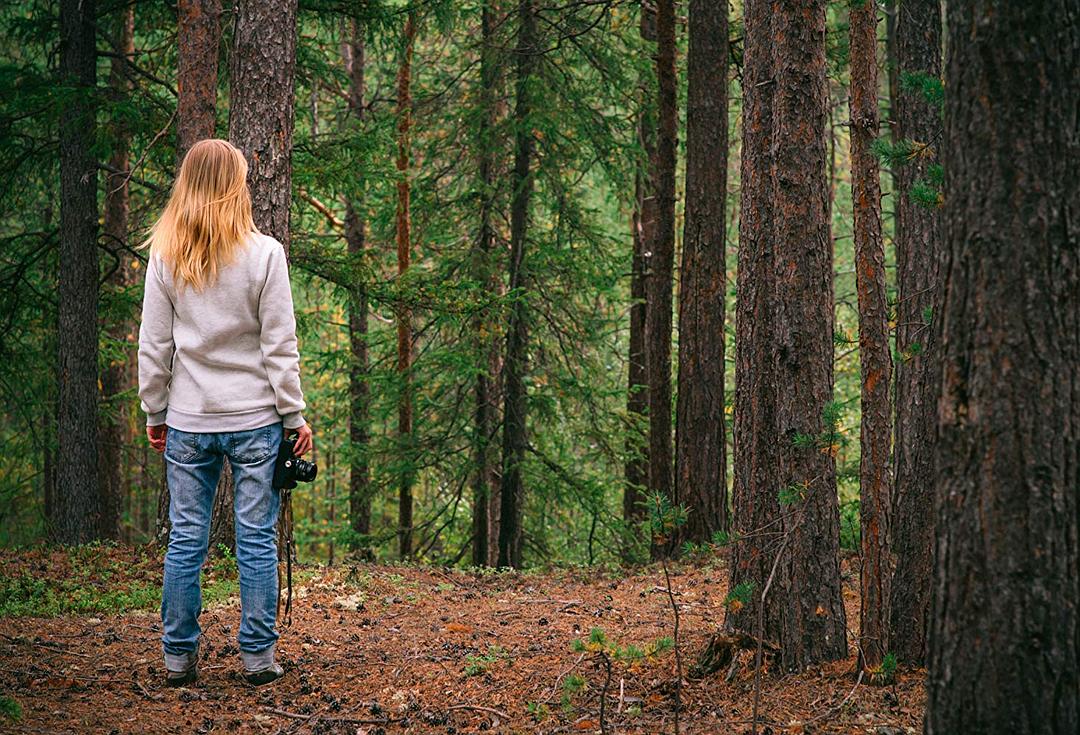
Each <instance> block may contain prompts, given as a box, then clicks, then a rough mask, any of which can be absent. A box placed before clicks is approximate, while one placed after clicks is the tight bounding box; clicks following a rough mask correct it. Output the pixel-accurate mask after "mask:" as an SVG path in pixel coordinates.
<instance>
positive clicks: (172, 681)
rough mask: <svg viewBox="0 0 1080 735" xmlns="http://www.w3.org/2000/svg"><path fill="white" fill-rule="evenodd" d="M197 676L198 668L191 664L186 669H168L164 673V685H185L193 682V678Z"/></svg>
mask: <svg viewBox="0 0 1080 735" xmlns="http://www.w3.org/2000/svg"><path fill="white" fill-rule="evenodd" d="M198 678H199V670H198V668H197V667H196V666H195V665H194V664H192V666H191V668H190V669H187V670H186V671H168V670H166V673H165V686H170V687H186V686H187V685H188V684H194V683H195V680H196V679H198Z"/></svg>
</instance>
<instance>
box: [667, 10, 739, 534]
mask: <svg viewBox="0 0 1080 735" xmlns="http://www.w3.org/2000/svg"><path fill="white" fill-rule="evenodd" d="M727 60H728V23H727V5H726V4H724V3H717V2H714V1H713V0H692V2H691V3H690V48H689V52H688V54H687V76H688V78H689V87H688V92H687V111H686V224H685V225H684V229H683V252H682V268H681V280H680V283H679V390H678V404H677V406H676V412H675V478H676V494H675V497H676V499H677V500H678V502H679V503H680V504H682V505H684V506H685V507H686V508H687V510H689V515H688V517H687V523H686V527H685V529H684V533H683V536H684V538H686V539H688V540H690V541H693V542H697V543H704V542H706V541H709V540H711V539H712V537H713V534H714V533H716V532H717V531H720V530H727V526H728V515H727V457H726V454H725V453H726V451H727V440H726V437H725V434H726V431H725V427H724V340H725V335H724V307H725V300H726V298H725V297H726V292H727V288H726V286H727V266H726V254H725V246H726V238H725V235H726V230H725V223H724V214H725V200H726V195H727Z"/></svg>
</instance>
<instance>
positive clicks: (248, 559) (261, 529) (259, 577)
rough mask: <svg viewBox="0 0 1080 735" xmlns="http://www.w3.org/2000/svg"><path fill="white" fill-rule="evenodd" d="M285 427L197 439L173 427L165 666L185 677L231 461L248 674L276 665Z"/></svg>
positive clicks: (193, 655)
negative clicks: (219, 497) (280, 462)
mask: <svg viewBox="0 0 1080 735" xmlns="http://www.w3.org/2000/svg"><path fill="white" fill-rule="evenodd" d="M281 438H282V427H281V424H280V423H277V424H270V425H269V426H263V427H261V428H258V429H251V430H249V431H238V432H232V433H216V434H195V433H190V432H186V431H178V430H176V429H172V428H170V429H169V431H168V437H167V440H166V444H165V461H166V476H167V479H168V483H169V520H170V521H171V522H172V532H171V533H170V534H169V549H168V551H167V552H166V554H165V582H164V585H163V589H162V595H161V621H162V627H163V630H164V634H163V636H162V647H163V649H164V651H165V665H166V667H167V668H168V669H169V670H171V671H184V670H186V669H188V668H190V667H191V666H193V665H194V663H195V661H196V659H197V656H198V648H199V635H200V634H201V633H202V629H201V628H200V627H199V620H198V618H199V613H200V612H201V611H202V588H201V586H200V580H199V573H200V571H201V569H202V565H203V562H204V561H205V560H206V551H207V544H208V543H209V538H210V514H211V511H212V510H213V507H214V493H215V491H216V490H217V484H218V479H219V478H220V476H221V469H222V465H223V463H224V461H225V459H226V458H227V459H228V460H229V465H230V466H231V467H232V472H233V480H234V481H235V485H236V499H235V507H236V562H237V566H238V567H239V570H240V608H241V613H240V615H241V617H240V632H239V636H238V638H239V643H240V652H241V657H242V658H243V660H244V666H245V668H247V669H249V670H258V669H263V668H266V667H268V666H270V665H271V664H272V663H273V661H274V647H275V644H276V642H277V638H278V634H277V629H276V627H275V624H276V619H277V599H278V577H277V519H278V508H279V505H280V502H281V498H280V494H279V492H278V491H277V490H274V489H273V487H272V480H273V477H274V461H275V459H276V457H277V453H278V447H279V446H280V444H281Z"/></svg>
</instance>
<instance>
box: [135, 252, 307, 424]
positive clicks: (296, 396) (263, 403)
mask: <svg viewBox="0 0 1080 735" xmlns="http://www.w3.org/2000/svg"><path fill="white" fill-rule="evenodd" d="M139 398H140V399H141V400H142V409H143V411H145V412H146V414H147V419H146V424H147V425H148V426H155V425H158V424H168V425H169V426H170V427H172V428H174V429H179V430H180V431H191V432H199V433H213V432H231V431H245V430H247V429H257V428H259V427H261V426H266V425H268V424H272V423H276V422H278V421H283V422H284V425H285V428H286V429H295V428H297V427H300V426H303V424H304V418H303V416H302V415H301V413H300V412H301V411H302V410H303V409H304V394H303V392H302V391H301V390H300V353H299V352H298V351H297V347H296V320H295V318H294V317H293V301H292V290H291V289H290V286H289V271H288V266H287V264H286V262H285V251H284V250H283V249H282V247H281V243H279V242H278V241H277V240H275V239H274V238H272V237H268V236H266V235H262V234H258V233H252V235H251V236H250V237H249V238H248V240H247V242H246V243H245V245H244V246H243V247H241V248H239V249H238V250H237V252H236V257H235V259H234V260H233V262H232V263H229V264H228V265H226V266H225V267H224V268H221V269H220V270H219V271H218V278H217V280H216V281H215V282H214V283H213V284H212V285H210V286H207V287H204V288H203V290H202V291H197V290H195V289H194V288H193V287H191V286H190V285H185V286H184V287H183V288H177V286H176V285H175V284H174V283H173V279H172V276H171V274H170V273H169V267H168V265H167V264H166V263H164V262H163V261H162V259H161V258H160V257H158V256H154V255H151V257H150V259H149V263H148V265H147V268H146V290H145V293H144V296H143V312H142V325H141V327H140V328H139Z"/></svg>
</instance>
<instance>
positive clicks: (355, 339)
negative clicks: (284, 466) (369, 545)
mask: <svg viewBox="0 0 1080 735" xmlns="http://www.w3.org/2000/svg"><path fill="white" fill-rule="evenodd" d="M344 51H345V54H344V56H345V68H346V72H347V73H348V75H349V115H350V117H352V119H353V120H354V121H355V123H356V125H357V126H360V125H362V124H363V121H364V84H365V81H364V72H365V64H366V58H365V48H364V29H363V27H362V26H361V25H360V23H358V22H356V21H353V23H352V37H351V39H350V41H349V42H347V43H346V44H345V48H344ZM357 190H358V191H359V192H360V194H359V195H358V196H357V197H356V199H355V201H354V200H353V199H350V200H349V201H347V202H346V205H345V241H346V247H347V248H348V253H349V258H350V260H351V262H352V264H353V266H354V268H359V266H360V265H361V264H362V262H363V259H364V256H365V253H366V251H367V240H366V237H367V232H366V224H367V223H366V218H365V216H364V195H363V190H364V182H363V181H360V182H359V183H358V185H357ZM367 334H368V295H367V288H366V287H365V285H364V281H363V276H358V277H357V279H356V283H355V284H354V285H353V288H352V289H350V300H349V350H350V352H351V357H352V360H351V361H350V363H349V445H350V447H349V525H350V527H351V528H352V531H353V533H354V542H353V548H354V549H355V548H359V547H360V546H361V545H362V544H361V543H360V542H359V539H360V538H361V537H366V536H368V535H369V534H370V533H371V500H372V497H371V494H372V484H371V469H370V466H369V464H368V449H369V445H370V441H369V424H370V421H371V417H370V388H369V387H368V380H367V379H368V372H369V370H370V363H369V358H368V343H367Z"/></svg>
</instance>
